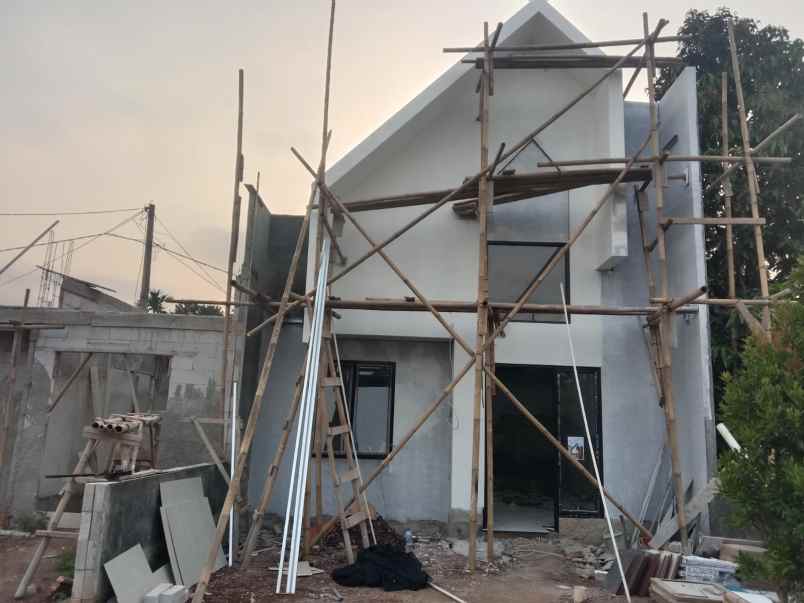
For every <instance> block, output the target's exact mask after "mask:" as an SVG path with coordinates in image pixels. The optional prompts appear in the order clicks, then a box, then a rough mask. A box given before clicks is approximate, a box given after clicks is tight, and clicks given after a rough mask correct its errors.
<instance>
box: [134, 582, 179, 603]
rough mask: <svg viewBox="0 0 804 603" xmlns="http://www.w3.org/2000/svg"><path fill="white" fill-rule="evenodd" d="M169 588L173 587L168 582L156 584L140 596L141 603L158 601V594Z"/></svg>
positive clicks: (155, 602) (156, 602)
mask: <svg viewBox="0 0 804 603" xmlns="http://www.w3.org/2000/svg"><path fill="white" fill-rule="evenodd" d="M169 588H173V585H172V584H170V583H168V582H163V583H162V584H158V585H157V586H155V587H153V588H152V589H151V590H149V591H148V592H147V593H146V594H145V596H144V597H143V598H142V603H159V595H161V594H162V593H163V592H165V591H166V590H168V589H169Z"/></svg>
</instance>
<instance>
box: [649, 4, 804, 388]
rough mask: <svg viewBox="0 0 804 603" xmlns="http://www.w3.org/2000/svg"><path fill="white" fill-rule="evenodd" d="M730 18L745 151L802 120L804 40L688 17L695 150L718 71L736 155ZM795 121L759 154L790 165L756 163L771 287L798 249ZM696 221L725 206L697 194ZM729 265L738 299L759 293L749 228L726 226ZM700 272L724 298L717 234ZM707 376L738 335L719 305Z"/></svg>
mask: <svg viewBox="0 0 804 603" xmlns="http://www.w3.org/2000/svg"><path fill="white" fill-rule="evenodd" d="M728 20H732V21H733V23H734V29H735V39H736V43H737V53H738V55H739V57H740V67H741V73H742V81H743V89H744V91H745V103H746V108H747V110H748V111H749V129H750V131H751V136H752V140H751V141H750V142H751V144H752V145H754V146H755V145H756V144H757V143H759V142H760V141H761V140H762V139H763V138H765V137H766V136H767V135H768V134H770V133H771V132H772V131H773V130H774V129H776V128H777V127H778V126H779V125H781V124H782V123H784V122H785V121H786V120H787V119H788V118H790V117H791V116H792V115H793V114H794V113H796V112H799V113H804V64H803V63H802V60H803V59H804V42H802V40H800V39H791V38H790V35H789V34H788V32H787V30H786V29H785V28H783V27H777V26H772V25H767V26H764V27H760V25H759V23H758V22H757V21H755V20H753V19H738V18H737V16H736V15H735V14H734V13H733V12H732V11H730V10H729V9H726V8H721V9H719V10H718V11H716V12H714V13H710V12H707V11H698V10H691V11H689V12H688V13H687V15H686V18H685V19H684V23H683V25H682V26H681V28H680V29H679V34H682V35H689V36H691V38H689V39H688V40H685V41H683V42H681V43H680V46H679V51H678V56H679V57H680V58H682V59H683V60H684V63H685V64H686V65H690V66H694V67H695V68H696V72H697V73H696V75H697V88H698V89H697V93H698V130H699V135H700V146H701V151H702V152H703V153H705V154H712V155H720V154H721V100H720V99H721V92H720V90H721V84H720V81H721V73H722V72H723V71H726V72H727V73H728V76H729V105H728V106H729V111H728V122H729V145H730V147H732V148H733V149H734V148H736V149H738V150H737V153H738V154H739V153H741V149H742V139H741V136H740V127H739V121H738V113H737V99H736V93H735V89H734V79H733V77H732V72H731V62H730V55H729V42H728V36H727V33H726V32H727V28H726V24H727V22H728ZM672 76H673V72H672V69H671V68H667V69H665V70H663V72H662V75H661V77H660V79H659V84H658V88H659V93H660V94H661V93H662V92H663V91H664V90H666V89H667V88H668V87H669V85H670V84H671V83H672V81H673V77H672ZM802 123H803V122H799V124H798V125H796V126H793V129H791V130H788V132H787V133H786V134H783V135H781V136H779V137H777V138H776V139H774V141H773V142H772V143H771V144H770V145H769V146H768V147H766V148H765V149H764V150H763V153H762V154H766V155H784V156H789V157H792V158H793V164H792V165H782V166H779V165H773V164H757V176H758V180H759V186H760V215H762V216H764V217H766V218H767V220H768V223H767V226H766V227H765V228H764V237H765V254H766V256H767V260H768V267H769V270H770V277H771V280H772V281H773V282H781V281H784V280H785V279H787V277H788V276H789V275H790V272H791V270H792V269H793V267H794V265H795V262H796V258H797V257H799V255H800V254H801V253H802V251H804V209H802V191H804V159H803V157H802V152H804V132H802V129H804V127H802ZM701 172H702V175H703V186H704V188H706V187H707V186H708V185H709V183H711V182H713V181H714V180H715V179H716V178H717V177H718V176H719V175H720V174H721V173H722V168H721V167H720V165H718V164H717V163H710V162H707V163H702V164H701ZM732 183H733V187H734V200H733V213H734V215H735V216H750V215H751V209H750V199H749V196H748V189H747V185H746V179H745V172H744V170H743V169H742V168H740V169H739V170H737V171H736V172H735V175H734V176H733V177H732ZM704 208H705V214H706V215H708V216H723V215H725V202H724V198H723V196H722V194H721V192H720V191H719V190H717V189H716V190H714V191H711V192H709V193H707V194H706V195H705V196H704ZM734 240H735V266H736V270H735V272H736V284H737V296H738V297H756V296H758V295H759V276H758V269H757V261H756V247H755V245H754V239H753V232H752V229H751V227H745V226H738V227H735V228H734ZM706 253H707V264H708V265H707V268H708V270H707V273H708V281H709V282H708V285H709V291H710V295H711V296H712V297H726V296H727V293H728V286H727V283H728V280H727V278H728V277H727V274H726V245H725V230H724V229H723V228H722V227H707V228H706ZM710 310H711V312H710V317H711V332H712V358H713V372H714V374H715V375H719V374H720V373H721V372H723V371H724V370H733V369H734V368H736V367H737V366H738V365H739V355H738V352H739V350H737V349H736V348H735V346H734V341H736V340H738V339H739V337H738V336H739V335H740V334H742V333H744V332H745V330H744V327H742V325H741V324H740V322H739V319H738V318H737V317H736V316H735V314H734V313H733V312H732V311H731V310H730V309H728V308H718V307H712V308H710ZM716 383H718V385H717V386H716V399H717V400H719V399H721V397H722V394H723V390H722V383H720V382H719V381H718V380H716Z"/></svg>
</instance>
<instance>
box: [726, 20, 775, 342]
mask: <svg viewBox="0 0 804 603" xmlns="http://www.w3.org/2000/svg"><path fill="white" fill-rule="evenodd" d="M728 28H729V50H730V52H731V69H732V73H733V75H734V89H735V92H736V93H737V112H738V114H739V116H740V136H741V138H742V144H743V155H744V156H745V175H746V179H747V180H748V194H749V195H750V197H751V217H752V218H759V196H758V192H757V172H756V168H755V167H754V160H753V158H752V157H751V139H750V135H749V133H748V118H747V117H746V112H745V97H744V96H743V81H742V78H741V77H740V60H739V59H738V58H737V44H736V42H735V41H734V26H733V25H732V23H731V21H729V22H728ZM754 244H755V245H756V248H757V267H758V269H759V289H760V294H761V295H762V297H763V298H767V297H768V266H767V262H766V261H765V243H764V241H763V238H762V226H761V225H759V224H755V225H754ZM762 327H763V328H764V329H765V330H766V331H767V330H770V328H771V325H770V306H765V307H764V308H762Z"/></svg>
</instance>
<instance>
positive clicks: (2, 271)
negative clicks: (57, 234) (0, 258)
mask: <svg viewBox="0 0 804 603" xmlns="http://www.w3.org/2000/svg"><path fill="white" fill-rule="evenodd" d="M58 223H59V220H56V221H55V222H53V224H51V225H50V226H48V227H47V228H45V229H44V230H43V231H42V232H41V233H40V234H39V236H38V237H36V238H35V239H34V240H33V241H31V242H30V243H28V244H27V245H26V246H25V247H23V248H22V249H21V250H20V252H19V253H18V254H17V255H15V256H14V257H13V258H11V259H10V260H9V261H8V263H6V265H5V266H3V267H2V268H0V274H3V273H4V272H5V271H6V270H8V269H9V268H11V266H13V265H14V263H15V262H16V261H17V260H18V259H20V258H21V257H22V256H23V255H25V254H26V253H28V250H29V249H30V248H31V247H33V246H34V245H36V244H37V243H38V242H39V240H40V239H41V238H42V237H44V236H45V235H46V234H47V233H49V232H50V231H51V230H53V228H55V226H56V224H58Z"/></svg>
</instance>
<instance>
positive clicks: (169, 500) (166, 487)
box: [159, 477, 204, 507]
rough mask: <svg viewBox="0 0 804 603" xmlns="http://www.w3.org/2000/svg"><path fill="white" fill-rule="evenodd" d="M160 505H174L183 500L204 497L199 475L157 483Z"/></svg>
mask: <svg viewBox="0 0 804 603" xmlns="http://www.w3.org/2000/svg"><path fill="white" fill-rule="evenodd" d="M159 494H160V495H161V497H162V506H163V507H166V506H168V505H175V504H176V503H180V502H182V501H185V500H196V499H199V498H203V497H204V486H203V484H202V483H201V478H200V477H191V478H188V479H175V480H172V481H165V482H162V483H161V484H159Z"/></svg>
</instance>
